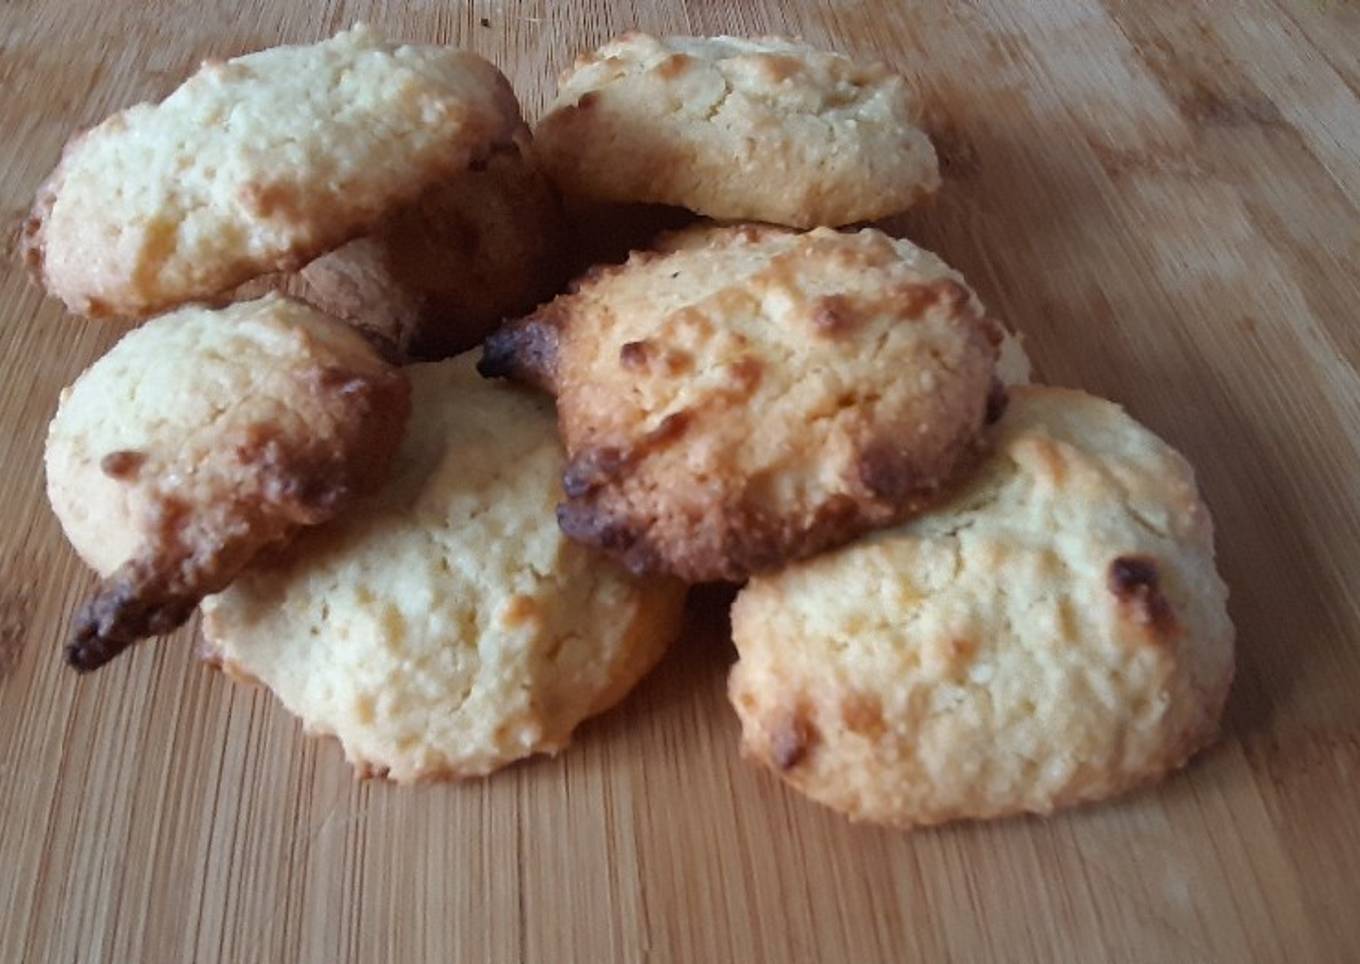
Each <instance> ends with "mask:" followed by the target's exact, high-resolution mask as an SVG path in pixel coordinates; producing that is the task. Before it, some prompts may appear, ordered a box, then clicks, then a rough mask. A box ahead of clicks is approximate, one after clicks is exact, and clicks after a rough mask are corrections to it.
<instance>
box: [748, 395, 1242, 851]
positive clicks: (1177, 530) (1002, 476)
mask: <svg viewBox="0 0 1360 964" xmlns="http://www.w3.org/2000/svg"><path fill="white" fill-rule="evenodd" d="M1226 600H1227V589H1226V587H1225V586H1224V584H1223V582H1222V580H1221V579H1220V578H1219V576H1218V573H1217V571H1216V570H1215V567H1214V550H1213V527H1212V523H1211V520H1210V517H1209V513H1208V510H1207V509H1206V508H1205V506H1204V503H1203V502H1202V501H1201V500H1200V497H1199V494H1198V492H1197V491H1196V487H1195V481H1194V477H1193V474H1192V472H1191V469H1190V467H1189V465H1187V464H1186V462H1185V461H1184V460H1183V459H1182V458H1181V457H1180V456H1179V455H1177V454H1176V452H1174V451H1173V450H1172V449H1171V448H1170V447H1168V446H1167V445H1166V444H1165V443H1164V442H1162V441H1161V440H1160V439H1158V438H1157V437H1156V436H1154V435H1153V434H1152V433H1151V432H1149V431H1148V430H1147V429H1145V428H1143V427H1142V426H1141V425H1139V424H1138V423H1137V422H1135V421H1134V420H1133V419H1131V418H1130V417H1129V416H1128V415H1126V414H1125V413H1124V412H1123V411H1122V410H1121V409H1120V408H1119V407H1118V406H1116V405H1113V404H1111V403H1109V402H1106V401H1102V400H1100V399H1096V398H1092V397H1091V396H1089V395H1085V394H1082V393H1080V392H1075V391H1067V390H1063V389H1056V388H1041V387H1024V388H1016V389H1013V390H1012V393H1011V398H1010V406H1009V408H1008V410H1007V412H1006V415H1005V417H1004V418H1003V419H1002V420H1001V422H1000V424H999V425H998V426H997V430H996V439H995V448H994V450H993V452H992V454H991V455H990V456H989V457H988V459H987V460H986V461H985V462H984V463H983V464H982V466H981V467H980V469H979V471H978V472H977V474H976V475H975V476H974V477H972V478H971V479H970V480H969V481H968V482H967V483H966V484H965V485H963V486H962V487H961V488H960V489H959V490H958V491H957V492H956V493H955V494H954V495H953V496H952V498H951V499H950V501H949V502H948V503H947V504H945V505H943V506H941V507H939V508H938V509H936V510H934V511H932V512H930V513H928V514H926V515H922V516H920V517H918V518H916V519H914V520H912V521H911V522H909V523H907V524H906V525H904V526H902V527H900V528H896V529H892V530H889V531H885V532H881V533H876V534H875V535H873V536H870V537H868V538H866V539H864V540H863V541H861V542H859V543H856V544H854V545H852V546H848V547H846V548H844V549H842V550H840V551H838V552H835V553H830V554H828V555H825V556H820V557H818V558H816V559H812V560H808V561H806V562H802V563H798V564H796V565H792V566H789V567H788V568H787V569H785V570H783V571H781V572H778V573H775V574H772V575H768V576H760V577H757V578H755V579H752V580H751V582H750V584H749V585H748V586H747V587H746V588H745V589H744V590H743V591H742V593H741V594H740V595H739V597H738V598H737V601H736V604H735V605H734V607H733V611H732V625H733V638H734V640H735V642H736V645H737V650H738V653H739V661H738V663H737V665H736V666H735V667H734V668H733V670H732V675H731V679H730V686H729V691H730V695H731V699H732V703H733V705H734V706H735V707H736V710H737V713H738V715H739V716H740V717H741V721H742V741H743V749H744V751H745V753H746V754H748V755H749V756H752V757H754V758H755V759H756V760H758V761H760V762H762V763H764V764H766V765H767V766H769V767H771V768H772V769H774V770H775V771H776V772H778V773H780V774H781V775H782V776H783V778H784V779H785V780H787V781H788V782H789V783H790V784H792V785H793V786H794V787H796V788H797V789H799V790H801V791H802V792H803V793H806V794H807V795H808V796H810V797H812V798H813V799H815V800H818V801H820V802H822V803H824V804H827V805H829V806H831V807H834V808H836V809H838V810H841V811H844V812H845V813H847V814H849V815H850V816H852V817H855V818H858V819H865V820H872V821H878V822H882V823H889V824H896V825H900V826H913V825H919V824H933V823H940V822H942V821H946V820H953V819H959V818H983V817H995V816H1001V815H1004V814H1011V813H1018V812H1035V813H1047V812H1049V811H1050V810H1052V809H1053V808H1054V807H1058V806H1063V805H1067V804H1073V803H1077V802H1081V801H1089V800H1097V799H1101V798H1104V797H1107V796H1110V795H1111V794H1114V793H1118V792H1120V791H1123V790H1126V789H1128V788H1131V787H1133V786H1136V785H1138V784H1141V783H1144V782H1147V781H1150V780H1153V779H1156V778H1157V777H1160V776H1161V775H1163V774H1164V773H1166V772H1167V771H1169V770H1171V769H1173V768H1175V767H1179V766H1181V765H1182V764H1183V763H1185V761H1186V760H1187V758H1188V757H1189V756H1190V755H1191V754H1193V753H1194V752H1195V751H1196V750H1198V749H1200V748H1201V747H1203V746H1204V745H1206V744H1207V743H1208V742H1210V741H1211V740H1212V738H1213V736H1214V734H1215V730H1216V727H1217V721H1218V717H1219V715H1220V712H1221V710H1222V708H1223V703H1224V700H1225V698H1226V696H1227V692H1228V687H1229V684H1230V682H1231V679H1232V675H1233V627H1232V623H1231V622H1230V621H1229V618H1228V614H1227V611H1226Z"/></svg>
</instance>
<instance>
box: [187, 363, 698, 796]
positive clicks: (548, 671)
mask: <svg viewBox="0 0 1360 964" xmlns="http://www.w3.org/2000/svg"><path fill="white" fill-rule="evenodd" d="M405 371H406V372H407V373H408V374H409V376H410V379H411V384H412V395H413V407H414V411H415V417H413V418H412V420H411V429H410V432H409V434H408V436H407V439H406V441H405V442H404V443H403V446H402V449H401V452H400V454H399V456H398V460H397V464H398V467H397V470H396V473H395V476H394V478H393V479H392V481H391V482H390V483H389V484H388V485H387V486H386V487H384V488H383V489H382V490H381V491H380V492H378V493H376V494H374V495H373V496H372V497H371V498H369V499H367V500H365V501H364V502H362V503H361V504H359V505H356V506H355V507H354V508H353V510H352V511H351V512H349V513H347V514H346V516H345V517H344V518H343V519H340V520H337V521H336V522H335V523H334V524H332V525H329V526H325V527H323V528H321V529H315V530H312V531H310V532H307V533H304V534H303V535H301V536H299V538H298V539H297V540H296V541H295V542H294V543H293V544H292V545H291V546H290V547H289V549H288V550H287V551H286V553H284V554H282V555H281V556H279V557H277V558H273V559H269V560H261V561H260V562H259V563H257V564H256V566H254V567H252V568H251V569H250V570H249V571H247V572H246V573H245V574H244V575H242V576H241V578H239V579H237V580H236V582H235V583H234V584H233V585H232V586H231V588H230V589H228V590H227V591H226V592H224V593H222V594H221V595H219V596H215V597H213V598H211V599H208V600H205V602H204V604H203V609H204V614H205V619H204V633H205V635H206V636H207V637H208V640H209V654H210V657H211V658H212V659H213V660H214V661H216V662H218V663H220V664H221V665H222V666H223V667H224V668H226V669H227V670H228V671H229V672H231V673H232V674H233V675H236V676H239V677H245V678H248V679H253V680H256V681H259V682H261V683H263V684H264V685H266V686H268V687H269V688H270V689H271V690H273V691H274V693H275V694H276V695H277V696H278V697H279V699H280V700H282V702H283V705H284V706H285V707H287V709H288V710H289V711H290V712H291V713H293V714H295V715H296V716H298V717H300V718H301V719H302V721H303V723H304V725H305V727H306V728H307V730H308V731H309V732H313V733H326V734H332V735H334V736H336V737H337V738H338V739H339V741H340V743H341V745H342V747H343V748H344V751H345V755H346V757H347V758H348V759H349V760H350V762H351V763H353V764H354V766H355V767H356V768H358V769H359V771H360V773H361V774H363V775H367V776H373V775H384V776H388V777H390V778H392V779H394V780H398V781H402V782H405V781H410V780H418V779H430V778H454V777H469V776H478V775H482V774H486V773H489V772H491V771H492V770H495V769H497V768H498V767H502V766H505V765H506V764H508V763H511V762H513V761H515V760H518V759H521V758H523V757H526V756H529V755H531V754H535V753H555V752H557V751H558V750H560V749H562V748H563V747H565V746H566V745H567V743H568V742H569V739H570V737H571V733H572V730H573V729H575V727H576V725H577V724H578V723H580V722H581V721H582V720H584V719H585V718H586V717H588V716H591V715H593V714H596V713H600V712H603V711H604V710H605V709H608V708H609V707H610V706H612V705H613V704H614V703H616V702H617V701H619V700H620V699H622V698H623V696H624V695H625V694H626V693H627V692H628V691H629V690H630V689H631V688H632V687H633V685H634V684H635V683H636V682H637V681H638V680H639V679H640V678H641V677H642V675H643V674H644V673H646V672H647V670H648V669H650V668H651V666H652V665H653V664H654V663H655V662H656V661H657V659H658V658H660V656H661V654H662V652H663V650H665V648H666V647H667V645H669V643H670V642H671V640H673V639H674V638H675V636H676V633H677V631H678V629H679V626H680V615H681V607H682V605H683V597H684V590H683V587H681V586H680V585H679V584H677V583H674V582H671V581H668V580H659V581H653V582H640V581H638V580H636V579H634V578H632V577H630V576H629V575H628V574H627V573H626V572H624V571H623V570H622V569H620V568H619V567H617V566H616V565H615V564H614V563H612V562H610V561H609V560H608V559H605V558H604V557H602V556H598V555H596V554H594V553H592V552H591V551H590V550H588V549H585V548H583V547H581V546H578V545H575V544H573V543H571V542H568V541H567V540H566V539H565V538H563V536H562V534H561V533H560V532H559V531H558V529H557V526H556V524H555V523H554V521H553V503H554V502H555V501H556V499H557V496H558V492H559V488H558V485H559V483H558V479H559V477H560V475H561V472H562V450H561V446H560V445H559V443H558V441H557V437H556V432H555V430H554V425H553V413H552V405H551V403H549V402H548V400H547V399H544V398H542V397H540V396H535V395H532V394H529V393H526V392H524V391H523V390H522V389H517V388H515V387H513V386H508V385H499V384H492V383H489V382H484V381H481V380H480V379H478V378H477V375H476V373H475V372H474V370H473V364H472V359H471V358H470V357H468V356H464V357H461V358H456V359H451V360H449V361H445V362H439V363H433V364H423V365H413V366H410V367H408V368H407V369H405Z"/></svg>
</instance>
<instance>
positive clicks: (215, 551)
mask: <svg viewBox="0 0 1360 964" xmlns="http://www.w3.org/2000/svg"><path fill="white" fill-rule="evenodd" d="M409 409H410V399H409V389H408V387H407V384H406V379H405V377H404V376H403V375H402V374H401V373H400V372H399V371H398V370H396V369H394V368H392V367H390V366H389V365H387V364H386V363H385V362H383V361H382V360H381V359H380V358H379V357H378V355H377V353H376V352H375V351H374V350H373V349H372V348H371V347H369V345H368V343H367V342H365V341H364V339H363V338H361V337H360V336H359V335H358V334H357V333H355V332H354V331H352V330H351V329H350V328H349V327H347V326H346V325H344V324H342V323H340V322H339V321H336V320H335V319H333V318H330V317H327V316H326V315H323V314H321V313H320V312H318V311H316V310H315V309H313V308H310V307H308V306H306V305H303V304H301V303H299V302H296V301H292V300H288V299H285V298H282V297H279V296H277V295H270V296H268V297H265V298H262V299H260V300H258V301H251V302H242V303H239V304H235V305H232V306H231V307H229V308H224V309H222V310H220V311H213V310H210V309H207V308H203V307H198V306H191V307H186V308H181V309H180V310H178V311H175V312H171V313H170V314H168V315H163V316H162V317H160V318H157V319H155V320H154V321H151V322H149V323H148V324H146V325H144V326H142V327H141V328H139V329H137V330H135V331H133V332H132V333H131V334H129V335H127V336H125V337H124V338H123V339H122V340H121V341H120V342H118V344H116V345H115V346H114V347H113V349H112V350H111V351H109V353H108V354H107V355H105V356H104V357H103V358H101V359H99V361H97V362H95V363H94V364H93V365H92V366H91V367H90V368H89V369H88V370H87V371H86V372H85V373H84V374H83V375H81V376H80V378H79V379H78V380H77V381H76V383H75V384H74V385H72V386H71V387H70V388H68V389H66V390H65V391H64V392H62V398H61V405H60V407H59V408H58V410H57V414H56V417H55V418H53V420H52V425H51V427H50V429H49V431H48V436H47V495H48V499H49V501H50V502H51V503H52V508H53V510H54V511H55V512H56V514H57V518H58V519H60V520H61V525H62V528H63V529H64V530H65V531H66V535H67V538H69V539H70V540H71V544H72V545H73V546H75V549H76V551H77V552H78V553H79V554H80V556H81V558H82V559H84V560H85V562H87V563H88V564H89V565H90V566H91V567H93V568H94V569H95V570H97V571H98V572H99V574H100V575H101V576H102V577H104V581H103V582H102V583H101V584H100V586H99V589H98V591H97V592H96V594H95V596H94V598H92V599H91V600H90V601H89V602H88V603H87V604H86V605H85V606H84V607H83V609H82V610H81V611H80V613H79V614H78V616H77V618H76V627H75V634H74V635H75V638H74V641H73V642H72V643H71V644H70V646H69V647H68V649H67V659H68V661H69V662H70V663H71V664H72V665H73V666H75V667H76V668H77V669H82V670H88V669H95V668H97V667H98V666H100V665H102V664H103V663H105V662H107V661H108V660H110V659H112V658H113V657H114V656H116V655H117V654H118V653H119V652H120V651H122V650H123V649H124V648H126V647H127V646H128V645H129V644H130V643H132V642H134V641H135V640H137V639H139V638H141V637H143V636H154V635H159V634H162V633H167V632H169V631H170V630H172V629H174V628H175V627H176V626H178V625H180V624H181V623H183V622H184V621H185V620H186V619H188V618H189V615H190V613H192V612H193V609H194V606H195V605H197V603H198V601H199V599H200V598H202V597H203V596H204V595H206V594H207V593H211V592H216V591H218V590H220V589H222V588H224V587H225V586H226V585H227V583H229V582H230V581H231V579H232V578H233V577H234V576H235V575H236V574H237V573H238V572H239V571H240V570H241V568H242V567H243V566H245V564H246V563H247V562H249V561H250V559H251V558H252V557H253V556H254V555H255V554H256V553H257V552H259V551H261V550H262V549H265V548H267V547H270V546H274V545H277V544H279V543H281V542H283V541H285V540H286V539H287V538H288V537H289V536H291V535H292V533H293V532H294V531H296V530H297V529H298V528H299V527H301V526H309V525H316V524H317V523H320V522H324V521H326V520H328V519H330V518H332V517H333V516H334V515H335V514H336V513H337V512H339V511H341V510H342V509H343V508H344V507H345V506H346V505H347V504H348V503H349V502H350V501H351V500H352V498H353V497H354V496H355V495H357V494H358V493H360V492H363V491H366V490H368V489H371V488H373V487H374V486H375V485H376V484H378V483H379V482H380V481H381V479H382V478H383V477H384V476H385V474H386V473H387V471H388V469H389V467H390V464H391V461H392V456H393V454H394V452H395V451H396V448H397V445H398V444H399V442H400V440H401V434H402V431H403V428H404V425H405V422H406V417H407V414H408V412H409Z"/></svg>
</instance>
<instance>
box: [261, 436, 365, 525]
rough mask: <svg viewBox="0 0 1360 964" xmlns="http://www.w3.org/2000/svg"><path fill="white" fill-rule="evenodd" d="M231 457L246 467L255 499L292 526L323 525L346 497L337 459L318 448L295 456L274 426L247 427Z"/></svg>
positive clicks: (347, 492)
mask: <svg viewBox="0 0 1360 964" xmlns="http://www.w3.org/2000/svg"><path fill="white" fill-rule="evenodd" d="M234 454H235V456H236V459H237V461H238V462H240V463H241V464H242V465H245V466H249V467H250V474H251V475H252V477H254V478H255V479H256V480H257V483H258V485H259V494H260V497H261V498H262V499H264V500H265V501H266V502H268V503H270V504H271V505H272V506H274V508H275V509H277V510H280V511H281V512H282V514H283V516H284V517H285V518H287V519H288V520H289V521H291V522H294V523H298V524H301V525H315V524H317V523H320V522H324V521H326V520H327V519H329V518H331V517H332V516H334V515H335V513H336V511H338V509H339V508H340V506H341V505H342V504H343V503H344V502H345V501H346V500H347V499H348V498H349V496H350V494H351V486H350V480H349V478H348V477H347V474H346V473H345V471H344V469H343V465H342V461H343V460H342V459H341V457H340V455H339V453H337V452H331V451H329V450H328V449H326V448H325V447H323V446H318V447H315V448H304V449H302V450H299V451H294V450H293V448H292V446H290V444H289V440H288V439H286V438H285V437H284V436H283V433H282V431H281V430H280V429H279V428H278V426H275V425H271V424H268V423H263V422H253V423H251V424H250V425H247V426H246V427H245V428H244V430H242V432H241V435H240V437H239V438H238V439H237V440H236V442H235V445H234Z"/></svg>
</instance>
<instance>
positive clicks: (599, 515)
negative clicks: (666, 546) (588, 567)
mask: <svg viewBox="0 0 1360 964" xmlns="http://www.w3.org/2000/svg"><path fill="white" fill-rule="evenodd" d="M557 526H558V528H560V529H561V530H562V534H563V535H565V536H566V537H567V538H568V539H571V540H572V541H573V542H579V543H581V544H582V545H587V546H592V547H594V548H596V549H600V550H603V551H604V552H608V553H610V554H611V555H613V556H614V557H615V558H617V559H618V560H619V561H620V562H622V563H623V564H624V566H626V567H627V568H628V570H629V571H630V572H632V573H633V574H634V575H637V576H648V575H654V574H656V573H658V572H661V571H662V560H661V556H660V555H659V554H658V553H657V552H656V550H655V549H654V548H653V546H652V544H651V543H650V542H649V541H648V540H647V539H646V538H645V535H644V533H643V532H642V531H641V530H640V529H638V528H637V527H636V526H633V525H631V524H629V523H627V522H623V521H621V520H619V519H617V518H615V517H613V516H611V515H610V514H609V513H608V512H607V511H605V510H604V509H602V508H601V507H600V506H599V505H597V504H596V503H594V502H593V501H590V500H586V499H575V498H573V499H569V500H568V501H566V502H563V503H561V504H560V505H559V506H558V507H557Z"/></svg>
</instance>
